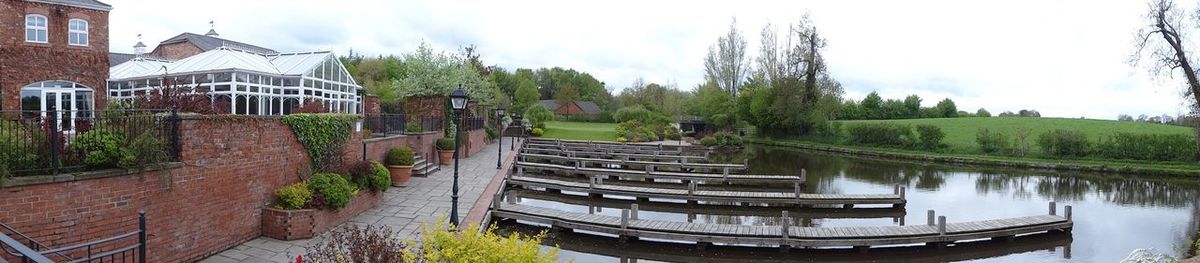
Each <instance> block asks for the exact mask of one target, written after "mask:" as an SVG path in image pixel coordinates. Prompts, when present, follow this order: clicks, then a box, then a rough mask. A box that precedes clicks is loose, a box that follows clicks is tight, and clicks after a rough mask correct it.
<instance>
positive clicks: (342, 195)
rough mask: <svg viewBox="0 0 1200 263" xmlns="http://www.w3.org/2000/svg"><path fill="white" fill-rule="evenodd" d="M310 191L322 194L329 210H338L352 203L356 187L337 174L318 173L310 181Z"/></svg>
mask: <svg viewBox="0 0 1200 263" xmlns="http://www.w3.org/2000/svg"><path fill="white" fill-rule="evenodd" d="M308 189H309V190H312V191H313V192H314V193H320V194H321V196H322V197H324V199H325V200H324V201H325V204H326V205H327V206H328V207H329V208H333V209H338V208H342V207H345V206H346V204H349V203H350V197H351V195H353V194H354V186H353V185H350V181H347V180H346V178H342V176H341V175H338V174H335V173H317V174H314V175H313V176H312V178H309V179H308Z"/></svg>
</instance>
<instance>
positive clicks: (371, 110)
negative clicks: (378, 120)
mask: <svg viewBox="0 0 1200 263" xmlns="http://www.w3.org/2000/svg"><path fill="white" fill-rule="evenodd" d="M379 103H380V102H379V97H378V96H375V95H367V97H366V98H363V113H364V114H380V113H383V108H382V107H381V106H380V105H379Z"/></svg>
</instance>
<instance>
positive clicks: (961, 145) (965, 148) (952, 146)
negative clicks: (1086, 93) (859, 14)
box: [841, 117, 1193, 153]
mask: <svg viewBox="0 0 1200 263" xmlns="http://www.w3.org/2000/svg"><path fill="white" fill-rule="evenodd" d="M841 122H842V124H843V126H844V127H845V126H850V125H854V124H857V123H869V122H880V123H898V124H908V125H913V126H916V125H921V124H928V125H934V126H938V127H940V128H942V132H945V133H946V138H945V139H944V140H943V142H944V143H945V144H947V146H948V147H949V148H948V149H947V150H948V151H949V152H954V153H978V152H979V146H978V144H976V143H975V134H976V132H977V131H978V130H979V128H988V129H989V130H990V131H992V132H1002V133H1005V134H1008V135H1009V136H1008V137H1009V138H1016V134H1017V130H1018V129H1022V128H1025V129H1029V130H1030V134H1029V137H1028V138H1027V139H1026V140H1027V142H1028V143H1029V145H1030V147H1031V148H1032V149H1030V150H1032V151H1035V152H1036V151H1039V150H1038V149H1037V143H1036V141H1037V137H1038V135H1040V134H1042V133H1043V132H1046V131H1049V130H1054V129H1073V130H1081V131H1083V132H1084V133H1086V134H1087V135H1088V137H1089V138H1090V139H1092V140H1093V141H1095V140H1098V139H1100V138H1102V137H1103V136H1107V135H1109V134H1112V133H1114V132H1131V133H1153V134H1188V135H1192V134H1193V131H1192V129H1191V128H1187V127H1181V126H1173V125H1166V124H1150V123H1139V122H1119V121H1111V120H1090V119H1063V118H1022V117H990V118H984V117H979V118H941V119H912V120H864V121H841ZM844 127H843V129H844Z"/></svg>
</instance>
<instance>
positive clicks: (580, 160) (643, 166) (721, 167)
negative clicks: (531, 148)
mask: <svg viewBox="0 0 1200 263" xmlns="http://www.w3.org/2000/svg"><path fill="white" fill-rule="evenodd" d="M517 159H518V160H521V161H529V160H531V159H532V160H539V161H544V162H554V163H557V164H567V165H572V166H575V167H593V165H595V166H599V167H593V168H610V167H614V166H615V167H617V168H625V169H639V170H646V171H657V168H673V170H674V171H682V172H695V171H709V172H712V171H716V172H720V173H722V174H729V173H730V172H742V171H745V170H746V168H747V167H746V164H745V163H742V164H726V163H687V162H686V160H687V159H680V160H681V162H655V161H637V160H620V159H615V160H614V159H602V158H587V157H570V156H562V155H552V154H536V153H522V154H520V155H518V156H517Z"/></svg>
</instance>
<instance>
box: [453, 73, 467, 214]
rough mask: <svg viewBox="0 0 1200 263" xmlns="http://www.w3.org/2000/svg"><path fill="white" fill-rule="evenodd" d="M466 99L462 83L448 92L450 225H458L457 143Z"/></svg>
mask: <svg viewBox="0 0 1200 263" xmlns="http://www.w3.org/2000/svg"><path fill="white" fill-rule="evenodd" d="M467 99H468V97H467V92H465V91H463V89H462V84H458V89H456V90H454V92H453V93H450V107H451V108H452V109H454V186H453V187H454V188H453V189H452V192H451V193H450V225H453V226H458V145H459V144H462V139H461V138H462V125H461V124H462V122H461V121H460V120H459V118H461V117H462V112H463V109H466V108H467Z"/></svg>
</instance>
